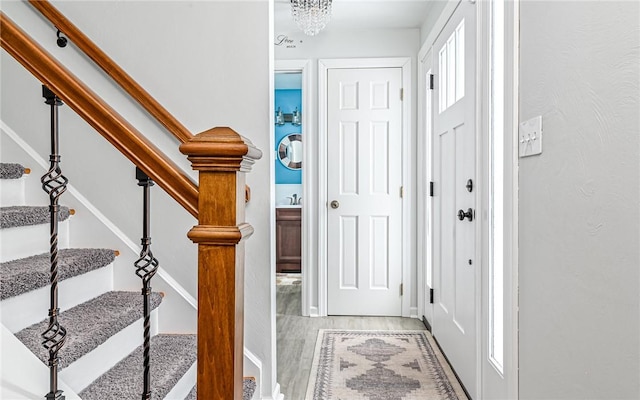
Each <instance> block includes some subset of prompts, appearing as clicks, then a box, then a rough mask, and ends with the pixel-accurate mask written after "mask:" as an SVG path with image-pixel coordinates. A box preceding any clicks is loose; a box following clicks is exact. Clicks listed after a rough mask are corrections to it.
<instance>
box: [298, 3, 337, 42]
mask: <svg viewBox="0 0 640 400" xmlns="http://www.w3.org/2000/svg"><path fill="white" fill-rule="evenodd" d="M331 2H332V0H291V15H292V16H293V20H294V21H295V22H296V24H297V25H298V27H299V28H300V29H301V30H302V31H303V32H304V33H305V34H306V35H309V36H315V35H317V34H318V33H319V32H320V31H321V30H323V29H324V27H325V26H327V22H329V20H330V19H331Z"/></svg>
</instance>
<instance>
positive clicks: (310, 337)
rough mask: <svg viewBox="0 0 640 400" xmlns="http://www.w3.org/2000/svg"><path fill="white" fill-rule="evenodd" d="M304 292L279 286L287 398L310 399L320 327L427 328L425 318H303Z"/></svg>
mask: <svg viewBox="0 0 640 400" xmlns="http://www.w3.org/2000/svg"><path fill="white" fill-rule="evenodd" d="M300 291H301V286H300V285H281V286H280V285H279V286H277V295H276V307H277V309H276V314H277V316H276V318H277V320H276V326H277V334H278V335H277V349H278V382H279V383H280V391H281V392H282V393H283V394H284V395H285V399H287V400H306V399H305V398H304V395H305V392H306V390H307V383H308V381H309V373H310V372H311V363H312V361H313V352H314V349H315V345H316V338H317V336H318V330H319V329H379V330H403V329H408V330H426V329H425V327H424V325H423V324H422V322H421V321H419V320H417V319H413V318H399V317H325V318H309V317H302V316H301V307H302V303H301V301H302V300H301V293H300Z"/></svg>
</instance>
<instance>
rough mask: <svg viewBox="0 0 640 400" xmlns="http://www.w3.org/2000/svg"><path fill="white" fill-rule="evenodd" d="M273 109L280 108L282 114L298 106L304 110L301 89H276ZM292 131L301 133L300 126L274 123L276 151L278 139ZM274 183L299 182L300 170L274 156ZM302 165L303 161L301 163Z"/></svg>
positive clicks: (276, 149)
mask: <svg viewBox="0 0 640 400" xmlns="http://www.w3.org/2000/svg"><path fill="white" fill-rule="evenodd" d="M275 92H276V93H275V102H276V104H275V110H277V109H278V107H280V110H282V112H283V113H284V114H291V113H292V112H293V110H295V109H296V107H297V108H298V111H300V112H301V113H302V112H304V110H302V90H300V89H277V90H276V91H275ZM292 133H302V127H301V126H295V125H292V124H291V123H290V122H287V123H285V124H284V125H281V126H278V125H276V129H275V135H276V140H275V145H276V147H275V149H274V150H275V151H276V152H277V151H278V145H279V144H280V140H282V138H283V137H285V136H287V135H290V134H292ZM302 144H303V146H304V138H303V140H302ZM275 162H276V184H301V183H302V170H301V169H299V170H295V171H294V170H291V169H289V168H286V167H285V166H284V165H282V163H281V162H280V160H279V159H278V157H277V156H276V161H275ZM302 165H303V166H304V161H303V164H302Z"/></svg>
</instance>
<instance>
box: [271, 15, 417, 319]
mask: <svg viewBox="0 0 640 400" xmlns="http://www.w3.org/2000/svg"><path fill="white" fill-rule="evenodd" d="M284 36H286V37H287V38H288V39H289V40H291V42H284V43H283V44H282V45H276V46H275V58H276V60H310V65H311V68H310V69H311V86H312V88H313V93H312V94H311V107H310V108H311V109H314V110H317V101H318V100H317V93H318V92H317V87H318V75H317V74H318V60H319V59H330V58H380V57H411V60H412V62H411V71H412V77H411V82H412V88H415V84H416V55H417V53H418V50H419V46H420V32H419V30H418V29H378V30H364V29H360V30H353V31H340V32H331V31H325V32H321V33H320V34H318V35H317V36H313V37H309V36H305V35H304V34H303V33H302V32H298V31H293V32H289V31H281V30H278V26H277V25H276V26H275V37H276V43H277V42H278V41H279V40H278V37H280V38H282V37H284ZM415 92H416V91H415V90H412V97H411V99H405V101H411V104H412V108H411V114H412V116H411V141H412V146H411V147H410V148H411V149H412V154H411V160H412V161H413V162H415V158H416V155H415V149H416V146H415V145H414V144H415V141H416V138H415V126H416V124H415V115H416V109H415V104H416V100H415V97H416V95H415ZM307 116H309V114H307ZM310 125H311V126H312V130H313V132H314V134H313V136H314V137H315V138H317V131H318V120H317V113H313V115H311V122H310ZM308 135H309V132H308ZM311 146H313V148H318V143H317V142H312V143H311ZM305 162H306V161H305ZM306 165H307V166H309V165H312V168H313V169H314V171H315V172H316V174H315V175H314V176H313V179H314V180H315V181H316V182H317V179H318V176H317V170H318V160H317V158H315V159H313V160H310V161H309V162H308V163H307V164H306ZM411 169H412V170H415V167H414V166H412V167H411ZM410 179H411V186H412V188H415V175H414V176H412V177H410ZM412 188H409V189H408V191H407V193H409V195H410V196H411V207H410V210H409V212H411V213H412V214H411V216H410V221H412V226H411V233H412V237H411V238H409V239H408V240H409V243H411V245H410V247H411V261H410V268H411V275H412V283H413V287H412V289H411V291H410V292H411V304H410V306H411V307H417V297H416V280H417V279H416V269H415V266H416V258H415V250H414V242H415V229H416V227H415V220H416V218H415V209H416V207H415V196H414V193H415V192H414V191H412V190H411V189H412ZM313 192H314V193H316V190H315V189H314V191H313ZM317 224H318V219H317V215H314V216H313V225H314V226H318V225H317ZM310 240H311V242H312V243H314V244H315V243H317V240H316V238H311V239H310ZM312 247H314V248H313V250H312V256H311V258H312V259H313V260H316V259H317V247H316V246H312ZM305 268H307V272H308V273H310V274H312V275H313V276H317V274H318V270H317V264H315V263H313V265H310V266H305ZM312 286H313V285H312ZM310 289H311V293H310V300H311V301H310V306H311V307H318V292H317V287H311V288H310Z"/></svg>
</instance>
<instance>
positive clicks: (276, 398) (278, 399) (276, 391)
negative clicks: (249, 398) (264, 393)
mask: <svg viewBox="0 0 640 400" xmlns="http://www.w3.org/2000/svg"><path fill="white" fill-rule="evenodd" d="M260 399H262V400H284V394H282V393H280V384H279V383H276V387H275V388H273V393H272V394H271V396H268V397H260Z"/></svg>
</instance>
